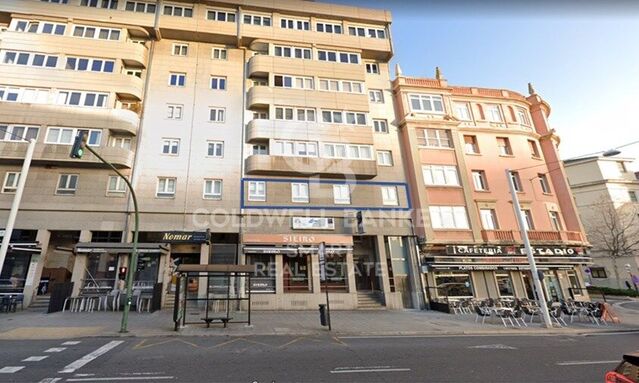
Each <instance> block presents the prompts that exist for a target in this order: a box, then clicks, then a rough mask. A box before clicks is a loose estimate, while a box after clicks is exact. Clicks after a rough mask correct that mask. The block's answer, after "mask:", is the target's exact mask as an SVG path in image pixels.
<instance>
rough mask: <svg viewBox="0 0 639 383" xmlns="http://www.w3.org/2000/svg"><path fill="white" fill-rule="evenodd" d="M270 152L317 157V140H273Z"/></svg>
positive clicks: (281, 154)
mask: <svg viewBox="0 0 639 383" xmlns="http://www.w3.org/2000/svg"><path fill="white" fill-rule="evenodd" d="M273 145H274V146H273V147H272V148H271V149H272V151H271V154H274V155H278V156H294V157H317V154H318V153H317V142H310V141H284V140H275V141H273Z"/></svg>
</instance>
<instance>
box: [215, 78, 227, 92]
mask: <svg viewBox="0 0 639 383" xmlns="http://www.w3.org/2000/svg"><path fill="white" fill-rule="evenodd" d="M211 89H215V90H226V77H215V76H211Z"/></svg>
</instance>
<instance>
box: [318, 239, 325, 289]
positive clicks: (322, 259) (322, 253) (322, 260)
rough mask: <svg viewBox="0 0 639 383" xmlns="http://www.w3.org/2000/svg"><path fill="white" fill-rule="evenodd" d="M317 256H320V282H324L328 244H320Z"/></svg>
mask: <svg viewBox="0 0 639 383" xmlns="http://www.w3.org/2000/svg"><path fill="white" fill-rule="evenodd" d="M317 254H318V255H319V266H320V281H322V282H324V281H325V280H326V244H325V243H324V242H322V243H320V244H319V249H318V250H317Z"/></svg>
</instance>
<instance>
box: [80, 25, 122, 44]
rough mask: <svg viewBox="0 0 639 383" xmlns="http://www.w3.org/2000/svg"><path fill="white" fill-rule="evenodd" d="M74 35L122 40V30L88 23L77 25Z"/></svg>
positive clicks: (86, 37)
mask: <svg viewBox="0 0 639 383" xmlns="http://www.w3.org/2000/svg"><path fill="white" fill-rule="evenodd" d="M73 36H74V37H83V38H85V39H100V40H114V41H115V40H120V30H119V29H112V28H101V27H92V26H86V25H76V26H75V28H74V29H73Z"/></svg>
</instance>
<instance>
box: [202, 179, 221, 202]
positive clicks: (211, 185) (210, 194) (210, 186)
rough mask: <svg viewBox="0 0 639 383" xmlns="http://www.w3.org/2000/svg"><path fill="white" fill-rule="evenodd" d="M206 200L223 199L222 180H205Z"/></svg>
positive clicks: (203, 192) (203, 195)
mask: <svg viewBox="0 0 639 383" xmlns="http://www.w3.org/2000/svg"><path fill="white" fill-rule="evenodd" d="M202 198H204V199H218V200H219V199H222V180H204V190H203V191H202Z"/></svg>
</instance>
